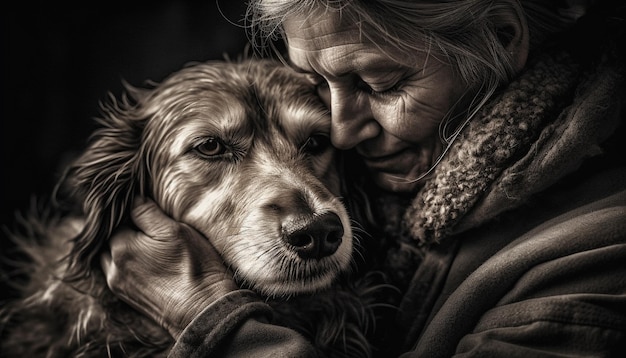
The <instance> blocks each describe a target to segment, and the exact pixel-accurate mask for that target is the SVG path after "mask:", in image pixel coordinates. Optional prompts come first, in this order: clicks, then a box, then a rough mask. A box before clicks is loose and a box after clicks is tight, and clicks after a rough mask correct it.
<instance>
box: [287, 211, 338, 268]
mask: <svg viewBox="0 0 626 358" xmlns="http://www.w3.org/2000/svg"><path fill="white" fill-rule="evenodd" d="M300 224H302V223H300ZM287 226H291V224H290V225H283V240H284V241H285V242H286V243H288V244H289V245H290V246H291V247H292V248H293V250H294V251H295V252H296V253H298V255H299V256H300V257H301V258H303V259H317V260H319V259H321V258H323V257H326V256H330V255H332V254H334V253H335V251H337V248H339V245H341V240H342V237H343V225H342V224H341V219H340V218H339V216H338V215H337V214H335V213H325V214H322V215H319V216H314V217H312V219H310V220H306V221H305V222H304V224H303V225H298V226H297V229H295V230H292V231H290V230H288V229H287Z"/></svg>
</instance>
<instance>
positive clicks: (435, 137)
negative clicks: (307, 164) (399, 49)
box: [284, 12, 465, 192]
mask: <svg viewBox="0 0 626 358" xmlns="http://www.w3.org/2000/svg"><path fill="white" fill-rule="evenodd" d="M284 29H285V33H286V42H287V49H288V52H289V59H290V62H291V64H292V65H293V67H294V68H296V69H297V70H298V71H301V72H306V73H310V74H312V77H313V78H314V80H315V81H316V83H317V84H318V91H319V94H320V96H321V97H322V99H323V100H324V102H325V103H326V105H327V106H328V108H329V109H330V111H331V115H332V125H331V131H330V137H331V141H332V143H333V145H335V146H336V147H337V148H340V149H351V148H355V150H356V151H357V152H358V154H360V155H361V156H362V157H363V159H364V161H365V164H366V165H367V167H368V168H369V170H370V172H371V175H372V178H373V179H374V181H375V182H376V184H377V185H378V186H380V187H381V188H383V189H386V190H391V191H396V192H406V191H415V190H416V189H417V188H418V187H419V186H420V183H419V182H416V181H415V180H414V179H416V178H418V177H419V176H420V175H421V174H423V173H425V172H426V171H427V170H428V169H429V168H430V167H431V166H432V165H433V164H434V161H435V160H436V159H437V157H438V156H439V155H440V154H441V152H442V149H443V145H442V143H441V141H440V139H439V124H440V123H441V121H442V120H443V118H444V117H445V116H446V114H447V113H448V111H450V110H451V108H452V106H453V105H454V104H455V102H457V101H458V100H459V98H460V97H461V94H462V93H463V92H464V90H465V89H464V88H463V86H462V84H461V82H460V81H459V80H458V79H456V77H455V76H453V72H452V69H451V67H450V66H448V65H446V64H444V63H443V62H440V61H438V60H437V59H436V58H435V57H434V56H427V54H426V53H425V52H420V53H416V54H415V56H414V58H410V59H409V58H407V59H406V61H405V60H403V61H402V62H401V63H400V62H399V61H395V60H393V59H391V57H390V56H388V55H386V53H389V52H386V51H384V50H383V49H380V48H379V47H377V46H376V45H375V44H373V43H372V42H369V41H367V39H365V38H363V37H362V36H359V35H360V32H359V29H358V27H357V26H356V25H355V24H344V23H342V22H341V21H340V20H339V16H338V15H337V14H336V13H331V12H326V13H323V14H322V15H320V16H303V17H301V18H299V17H295V18H291V19H289V20H288V21H285V22H284ZM390 51H391V50H390Z"/></svg>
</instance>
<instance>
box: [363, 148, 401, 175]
mask: <svg viewBox="0 0 626 358" xmlns="http://www.w3.org/2000/svg"><path fill="white" fill-rule="evenodd" d="M412 157H413V155H412V154H411V153H409V152H408V150H407V149H403V150H400V151H397V152H393V153H390V154H380V155H363V160H364V161H365V164H366V165H367V166H368V167H369V168H370V169H374V170H378V171H385V172H390V173H392V172H403V171H405V170H406V165H407V164H408V163H407V161H409V162H412Z"/></svg>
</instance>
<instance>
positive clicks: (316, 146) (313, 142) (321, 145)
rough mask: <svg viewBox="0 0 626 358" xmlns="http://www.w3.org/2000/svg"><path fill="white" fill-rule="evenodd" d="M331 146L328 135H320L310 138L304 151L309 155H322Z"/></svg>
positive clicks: (303, 148)
mask: <svg viewBox="0 0 626 358" xmlns="http://www.w3.org/2000/svg"><path fill="white" fill-rule="evenodd" d="M329 146H330V138H329V137H328V135H327V134H323V133H318V134H313V135H312V136H310V137H309V138H308V139H307V140H306V142H305V143H304V145H303V146H302V150H303V151H304V152H306V153H309V154H313V155H315V154H320V153H322V152H323V151H325V150H326V149H327V148H328V147H329Z"/></svg>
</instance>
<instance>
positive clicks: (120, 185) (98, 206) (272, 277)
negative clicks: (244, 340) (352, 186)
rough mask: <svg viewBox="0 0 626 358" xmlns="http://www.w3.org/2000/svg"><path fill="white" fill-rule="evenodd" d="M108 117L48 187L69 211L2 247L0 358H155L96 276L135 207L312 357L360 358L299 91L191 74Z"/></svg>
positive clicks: (284, 81) (335, 203) (324, 177)
mask: <svg viewBox="0 0 626 358" xmlns="http://www.w3.org/2000/svg"><path fill="white" fill-rule="evenodd" d="M109 102H110V103H109V104H108V105H105V106H103V115H102V118H101V119H100V120H99V123H100V125H101V128H100V129H98V130H97V131H96V132H94V134H93V136H92V138H91V140H90V142H89V145H88V147H87V148H86V150H85V151H84V152H83V153H82V154H81V155H80V156H79V157H78V158H77V159H76V160H75V161H74V162H73V163H72V164H71V165H70V166H69V169H68V171H67V175H66V177H65V180H64V181H63V182H62V185H60V188H61V189H62V190H61V191H60V192H61V193H63V195H60V197H63V198H69V199H68V200H64V202H70V203H76V204H78V205H79V206H80V208H79V210H78V211H66V210H64V209H63V207H62V206H59V207H55V208H54V209H53V210H52V211H50V210H48V213H49V215H41V213H39V214H37V215H35V216H33V217H31V218H28V219H26V220H24V222H23V227H24V228H25V231H23V232H21V233H17V232H15V233H12V235H13V237H14V240H15V242H16V244H17V245H18V246H19V247H20V249H21V250H22V252H23V253H24V254H25V255H26V256H28V258H29V259H28V260H24V261H22V262H21V263H20V264H19V265H20V267H19V272H21V274H23V275H25V276H26V279H25V280H19V281H18V280H15V281H14V283H17V282H21V284H16V286H17V288H18V289H19V290H20V292H21V296H20V297H19V298H17V299H16V300H14V301H12V302H8V303H7V304H6V305H5V306H4V307H3V308H2V326H3V327H2V336H3V340H2V347H1V348H2V352H3V355H4V356H48V357H56V356H74V357H87V356H130V357H148V356H149V357H154V356H159V355H164V354H166V353H167V351H168V349H169V348H170V347H171V345H172V344H173V341H172V339H171V337H170V336H169V334H168V333H167V332H166V331H165V330H163V329H162V328H161V327H160V326H158V325H157V324H155V323H154V322H152V321H151V320H149V319H147V318H145V317H143V316H141V315H140V314H138V313H137V312H136V311H134V310H132V309H131V308H130V307H128V306H127V305H125V304H124V303H122V302H121V301H119V300H118V299H117V298H116V297H115V296H114V295H113V294H112V292H110V291H109V289H108V287H107V285H106V281H105V278H104V275H103V273H102V271H101V269H100V265H99V257H100V254H101V250H103V249H106V247H105V246H106V245H107V243H106V240H107V239H108V238H109V237H110V236H111V235H112V233H113V232H114V230H115V229H116V228H117V227H119V226H120V225H122V224H125V223H128V221H129V218H128V217H129V208H130V207H131V206H132V201H133V199H134V198H136V197H151V198H152V199H154V200H155V201H156V202H157V203H158V204H159V206H160V207H161V208H162V209H163V210H164V211H165V212H166V213H167V214H168V215H170V216H171V217H172V218H174V219H175V220H178V221H181V222H184V223H187V224H189V225H191V226H192V227H194V228H195V229H196V230H198V231H199V232H201V233H202V234H203V235H204V236H205V237H207V238H208V240H209V241H210V242H211V244H212V245H213V246H214V247H215V248H216V249H217V250H218V251H219V252H220V253H221V254H222V256H223V258H224V260H225V262H226V263H227V264H228V265H229V266H230V267H231V268H232V270H233V272H234V273H235V278H236V280H237V281H238V282H239V283H240V284H241V285H242V286H243V287H249V288H251V289H253V290H256V291H257V292H259V293H260V294H262V295H264V296H266V297H267V298H268V301H269V302H271V303H272V304H274V305H275V308H276V312H277V319H276V321H277V322H279V323H280V324H284V325H286V326H290V327H293V328H294V329H297V330H299V331H300V332H302V333H303V334H305V335H307V336H308V337H309V339H311V341H313V342H316V345H317V346H318V348H319V350H320V353H321V354H323V355H324V356H350V355H353V356H359V357H364V356H367V355H369V354H370V353H371V348H370V346H369V345H368V343H367V340H366V335H367V332H368V330H370V329H371V328H372V319H373V311H372V307H373V301H374V299H371V300H368V297H370V296H371V297H373V296H374V295H370V293H372V292H373V291H375V290H376V289H375V288H372V287H373V286H372V285H371V283H370V281H369V280H368V279H363V280H360V281H358V283H357V284H356V285H350V287H348V285H343V284H342V285H339V284H337V283H336V282H337V280H338V278H339V277H340V276H341V277H343V275H344V274H345V273H346V272H349V271H350V268H351V267H352V265H351V262H352V263H353V262H354V261H353V257H354V252H353V247H354V246H355V244H356V241H354V240H353V231H352V228H351V220H350V218H349V216H348V213H347V211H346V209H345V207H344V205H343V203H342V202H341V200H340V199H339V195H340V194H341V193H340V191H341V190H340V187H341V183H340V179H339V175H338V169H337V165H336V158H335V157H336V156H337V153H336V152H335V151H334V150H333V149H332V148H331V146H330V145H329V143H328V136H327V131H328V128H329V121H330V117H329V114H328V112H327V110H326V109H325V108H324V107H323V105H322V104H321V103H320V102H319V100H318V99H317V97H316V96H315V95H314V89H313V88H312V86H311V85H310V84H309V82H308V81H307V80H306V79H305V78H304V77H303V76H301V75H298V74H296V73H295V72H293V71H291V70H290V69H288V68H286V67H284V66H281V65H279V64H277V63H274V62H271V61H269V60H242V61H238V62H230V61H215V62H209V63H200V64H194V65H192V66H188V67H186V68H183V69H182V70H180V71H179V72H177V73H174V74H172V75H171V76H170V77H168V78H166V79H165V80H164V81H163V82H162V83H161V84H158V85H152V86H151V87H150V88H145V89H139V88H135V87H132V86H127V95H124V96H123V97H122V98H121V99H120V100H115V99H114V98H113V97H111V98H110V101H109ZM344 281H345V280H344ZM332 284H334V285H336V288H335V289H333V290H325V289H327V288H328V287H330V286H331V285H332ZM331 291H332V292H331ZM298 300H304V301H306V304H305V305H302V304H300V305H297V304H292V303H297V302H298ZM296 307H297V308H296ZM313 317H314V318H313ZM320 317H324V318H320Z"/></svg>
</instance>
